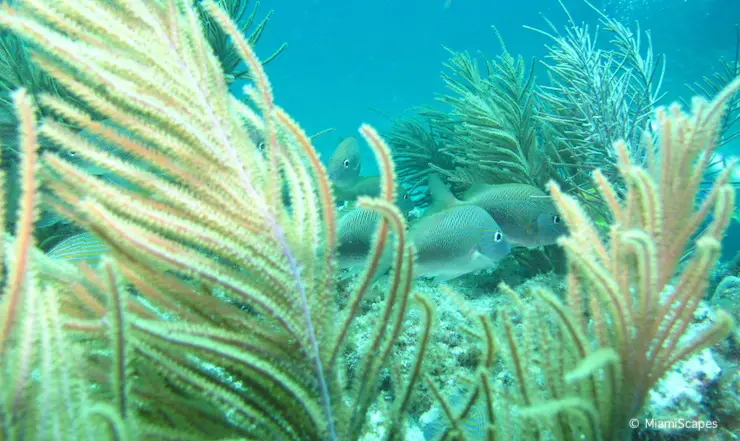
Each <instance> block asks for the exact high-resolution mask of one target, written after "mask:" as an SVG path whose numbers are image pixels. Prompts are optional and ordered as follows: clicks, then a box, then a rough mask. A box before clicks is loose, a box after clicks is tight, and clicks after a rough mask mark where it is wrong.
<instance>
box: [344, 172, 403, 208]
mask: <svg viewBox="0 0 740 441" xmlns="http://www.w3.org/2000/svg"><path fill="white" fill-rule="evenodd" d="M360 196H370V197H378V196H380V176H377V175H375V176H360V178H359V179H357V181H356V182H355V183H354V184H352V185H350V186H348V187H336V186H335V187H334V197H335V199H336V200H337V201H340V202H342V201H354V200H357V198H358V197H360ZM395 203H396V206H397V207H398V209H399V210H401V213H403V214H404V216H405V215H407V214H408V213H409V211H411V210H413V208H414V201H413V200H412V199H411V195H410V194H409V193H408V192H406V191H403V190H402V189H399V190H398V191H397V194H396V201H395Z"/></svg>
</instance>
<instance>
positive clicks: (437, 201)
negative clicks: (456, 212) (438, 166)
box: [426, 174, 460, 215]
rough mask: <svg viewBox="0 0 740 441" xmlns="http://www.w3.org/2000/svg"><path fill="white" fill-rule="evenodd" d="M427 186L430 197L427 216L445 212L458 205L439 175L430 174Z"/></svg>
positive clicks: (457, 201)
mask: <svg viewBox="0 0 740 441" xmlns="http://www.w3.org/2000/svg"><path fill="white" fill-rule="evenodd" d="M427 185H428V187H429V195H430V196H431V197H432V203H431V205H429V208H428V209H427V211H426V214H427V215H428V214H431V213H437V212H440V211H443V210H446V209H447V208H450V207H454V206H455V205H457V204H459V203H460V201H459V200H458V199H457V198H456V197H455V195H454V194H452V192H451V191H450V189H449V188H447V186H446V185H445V183H444V182H442V178H440V177H439V175H437V174H430V175H429V182H428V184H427Z"/></svg>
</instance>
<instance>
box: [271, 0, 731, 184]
mask: <svg viewBox="0 0 740 441" xmlns="http://www.w3.org/2000/svg"><path fill="white" fill-rule="evenodd" d="M564 4H565V5H566V7H567V8H568V10H569V11H570V13H571V14H572V16H573V18H574V20H575V21H576V22H581V21H583V22H586V23H591V24H593V25H594V26H595V24H596V21H597V19H598V16H597V14H596V13H594V12H593V10H591V9H590V8H589V7H588V6H587V5H586V4H585V3H584V2H583V1H582V0H565V1H564ZM594 6H597V7H599V8H601V9H602V10H604V11H605V12H606V13H607V14H609V15H610V16H613V17H616V18H618V19H620V20H621V21H623V23H624V24H625V25H628V24H631V23H632V22H633V21H634V20H639V22H640V25H641V28H642V29H644V30H647V29H650V30H651V33H652V37H653V42H654V47H655V50H656V52H658V53H664V54H666V57H667V63H668V64H667V70H666V79H665V83H664V91H665V92H666V93H667V96H666V99H667V100H670V101H673V100H675V99H678V98H680V97H681V96H687V95H688V91H687V90H686V88H685V86H684V84H685V83H686V82H693V81H696V80H699V79H700V78H701V77H702V76H703V75H710V74H712V73H713V72H714V68H715V66H716V62H717V59H719V57H720V56H725V57H732V56H734V50H735V30H734V26H735V24H737V23H738V22H740V1H738V0H687V1H684V0H596V1H595V2H594ZM261 8H262V9H263V12H264V11H267V10H268V8H272V9H273V10H274V11H275V12H274V15H273V17H272V19H271V20H270V23H269V25H268V27H267V29H266V31H265V33H264V35H263V39H262V40H261V41H260V44H259V45H258V47H257V51H258V54H260V55H261V56H262V57H266V56H267V55H269V54H270V53H271V52H272V51H273V50H274V49H276V48H277V47H279V45H280V44H282V43H283V42H287V43H288V48H287V50H286V52H285V53H284V54H283V55H281V56H280V57H278V58H277V59H276V60H275V61H274V62H273V63H272V64H270V65H269V67H268V69H267V73H268V75H269V76H270V79H271V80H272V82H273V85H274V86H275V90H276V91H277V99H278V101H279V102H280V103H281V104H282V105H283V106H284V107H286V108H287V110H288V111H289V112H290V113H291V114H292V115H293V116H295V118H296V119H297V120H298V121H300V122H301V123H302V125H303V126H304V128H305V129H306V130H307V132H309V133H315V132H318V131H320V130H323V129H326V128H329V127H333V128H335V129H336V130H335V132H334V133H333V134H329V135H327V136H324V137H321V138H319V139H318V140H317V144H318V147H319V148H320V149H321V150H322V151H324V152H326V153H324V156H327V155H328V152H330V151H331V149H333V148H334V147H335V146H336V144H337V143H338V140H339V139H340V137H344V136H348V135H352V134H355V133H356V130H357V128H358V127H359V124H360V123H361V122H369V123H371V124H373V125H375V126H376V127H378V128H379V129H380V130H381V131H382V130H385V129H387V128H389V127H390V125H391V123H390V122H389V121H388V119H387V118H385V117H384V116H382V115H380V114H379V113H377V112H375V111H373V110H371V109H370V107H373V108H376V109H378V110H380V111H382V112H384V113H386V114H388V115H390V116H392V117H398V116H401V115H402V113H403V112H404V111H406V110H408V109H409V108H412V107H414V106H421V105H433V104H434V95H435V94H436V93H440V92H443V91H444V85H443V83H442V79H441V78H440V72H441V71H442V69H443V63H444V62H445V61H446V60H447V59H448V54H447V52H446V51H445V50H444V49H443V48H442V45H444V46H447V47H449V48H451V49H453V50H456V51H463V50H467V51H471V52H476V51H478V50H480V51H483V52H484V53H486V54H488V55H491V56H495V55H496V54H498V53H499V51H500V48H499V45H498V42H497V39H496V37H495V35H494V33H493V32H492V30H491V26H496V27H497V28H498V29H499V30H500V31H501V33H502V35H503V37H504V39H505V41H506V44H507V46H508V49H509V51H510V52H511V53H512V54H521V55H522V56H524V57H525V58H531V57H536V58H537V59H538V60H541V59H542V57H543V56H544V54H545V48H544V44H546V43H547V38H546V37H544V36H542V35H540V34H538V33H535V32H533V31H530V30H527V29H524V27H523V26H524V25H529V26H533V27H538V28H542V29H545V28H546V26H547V25H546V23H545V21H544V19H543V17H542V16H544V17H547V18H548V19H549V20H551V21H552V22H553V23H554V24H555V25H556V26H559V27H561V26H563V25H565V24H566V20H567V18H566V16H565V14H564V13H563V11H562V8H561V7H560V6H559V4H558V3H557V1H555V0H524V1H521V0H520V1H494V0H377V1H372V2H370V1H356V0H350V1H345V0H314V1H307V2H297V1H293V2H286V1H283V2H263V3H262V4H261ZM536 73H537V74H538V75H539V76H540V77H541V78H543V79H544V75H545V73H544V68H543V67H542V66H539V67H538V68H537V71H536ZM365 153H366V155H367V156H368V158H369V157H370V153H369V152H368V151H366V152H365ZM372 173H374V170H371V169H367V170H365V172H364V173H363V174H372Z"/></svg>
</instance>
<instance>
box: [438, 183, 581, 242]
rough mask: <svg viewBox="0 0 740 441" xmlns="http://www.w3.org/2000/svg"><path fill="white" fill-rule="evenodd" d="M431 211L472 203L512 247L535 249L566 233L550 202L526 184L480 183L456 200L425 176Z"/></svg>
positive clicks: (439, 184) (542, 192)
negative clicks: (489, 217)
mask: <svg viewBox="0 0 740 441" xmlns="http://www.w3.org/2000/svg"><path fill="white" fill-rule="evenodd" d="M429 192H430V194H431V196H432V205H431V207H430V208H429V210H431V211H439V210H444V209H446V208H448V207H451V206H457V205H466V204H472V205H475V206H478V207H481V208H483V209H484V210H486V211H487V212H488V213H489V214H490V215H491V217H493V218H494V219H495V220H496V222H497V223H498V224H499V225H500V226H501V228H502V229H503V232H504V234H505V235H506V239H507V240H508V241H509V243H510V244H511V246H512V247H525V248H537V247H542V246H546V245H551V244H554V243H556V242H557V239H558V237H560V236H563V235H565V234H567V232H568V229H567V227H566V225H565V223H564V222H563V221H562V219H561V217H560V214H559V213H558V210H557V208H555V204H554V203H553V202H552V199H551V198H550V197H549V196H548V195H547V194H546V193H545V192H544V191H542V190H540V189H539V188H537V187H535V186H533V185H528V184H484V185H474V186H472V187H470V189H468V190H467V191H466V192H465V193H464V195H463V198H462V199H457V198H456V197H455V196H454V195H453V194H452V192H451V191H450V190H449V189H448V188H447V186H446V185H445V184H444V183H443V182H442V180H441V179H440V178H439V176H437V175H432V176H430V177H429Z"/></svg>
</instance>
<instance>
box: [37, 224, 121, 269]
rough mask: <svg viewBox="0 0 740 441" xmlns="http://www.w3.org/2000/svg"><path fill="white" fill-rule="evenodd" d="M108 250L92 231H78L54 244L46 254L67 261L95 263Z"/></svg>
mask: <svg viewBox="0 0 740 441" xmlns="http://www.w3.org/2000/svg"><path fill="white" fill-rule="evenodd" d="M107 252H108V248H107V247H106V246H105V243H103V241H102V240H100V239H98V238H97V237H96V236H95V235H93V234H92V233H87V232H85V233H78V234H75V235H74V236H70V237H68V238H66V239H64V240H62V241H61V242H59V243H58V244H56V245H54V246H53V247H52V248H51V249H50V250H49V251H48V252H47V253H46V255H47V256H49V257H53V258H55V259H60V260H64V261H67V262H78V261H82V260H84V261H86V262H88V263H92V264H94V263H97V262H98V261H99V260H100V258H101V257H102V256H103V255H104V254H105V253H107Z"/></svg>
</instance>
